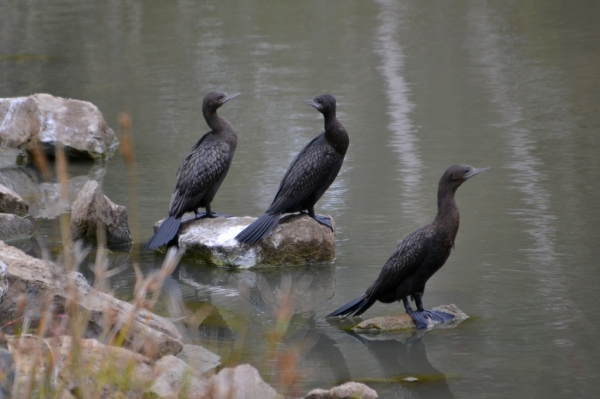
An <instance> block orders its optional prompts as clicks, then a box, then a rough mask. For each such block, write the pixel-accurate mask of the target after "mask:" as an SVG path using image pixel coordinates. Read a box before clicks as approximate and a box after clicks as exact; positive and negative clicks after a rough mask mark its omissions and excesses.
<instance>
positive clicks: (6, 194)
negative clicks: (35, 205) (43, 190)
mask: <svg viewBox="0 0 600 399" xmlns="http://www.w3.org/2000/svg"><path fill="white" fill-rule="evenodd" d="M28 211H29V205H27V202H25V201H23V198H21V197H20V196H19V194H17V193H15V192H14V191H13V190H11V189H10V188H8V187H6V186H5V185H2V184H0V213H12V214H13V215H18V216H25V215H27V212H28Z"/></svg>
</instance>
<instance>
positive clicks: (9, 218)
mask: <svg viewBox="0 0 600 399" xmlns="http://www.w3.org/2000/svg"><path fill="white" fill-rule="evenodd" d="M32 232H33V223H31V221H30V220H28V219H25V218H22V217H19V216H17V215H9V214H8V213H0V240H4V241H8V240H17V239H20V238H26V237H30V236H31V233H32Z"/></svg>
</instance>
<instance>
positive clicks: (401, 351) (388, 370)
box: [348, 330, 454, 399]
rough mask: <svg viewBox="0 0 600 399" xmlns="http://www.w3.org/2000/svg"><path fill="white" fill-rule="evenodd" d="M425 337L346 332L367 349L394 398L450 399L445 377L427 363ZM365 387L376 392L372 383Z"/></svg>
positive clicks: (421, 332)
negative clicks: (370, 387)
mask: <svg viewBox="0 0 600 399" xmlns="http://www.w3.org/2000/svg"><path fill="white" fill-rule="evenodd" d="M425 333H426V331H425V330H412V331H407V332H406V333H405V334H402V333H399V334H394V335H382V334H375V335H371V334H357V333H356V332H353V331H348V334H349V335H350V336H352V337H353V338H355V339H356V340H357V341H359V342H360V343H361V344H363V345H365V346H366V347H367V348H368V349H369V352H371V354H372V355H373V357H374V358H375V360H376V361H377V363H378V364H379V366H380V367H381V370H382V371H383V373H384V375H385V376H386V382H388V383H389V384H390V386H391V389H392V391H393V392H394V394H395V396H396V397H397V398H436V399H440V398H454V395H453V394H452V391H450V388H449V387H448V384H447V382H446V376H445V375H444V374H443V373H441V372H440V371H439V370H437V369H436V368H435V367H433V365H432V364H431V363H430V362H429V360H428V359H427V351H426V349H425V343H424V342H423V336H424V335H425ZM377 381H379V380H377ZM367 385H369V386H372V388H374V389H376V390H377V386H376V384H375V383H373V382H371V383H369V382H367Z"/></svg>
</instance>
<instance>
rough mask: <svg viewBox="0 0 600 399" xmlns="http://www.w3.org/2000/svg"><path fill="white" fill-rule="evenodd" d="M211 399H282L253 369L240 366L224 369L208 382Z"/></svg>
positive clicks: (248, 366)
mask: <svg viewBox="0 0 600 399" xmlns="http://www.w3.org/2000/svg"><path fill="white" fill-rule="evenodd" d="M209 385H210V393H211V395H212V396H211V398H212V399H275V398H278V399H279V398H282V396H281V395H279V394H278V393H277V392H276V391H275V390H274V389H273V388H272V387H271V386H269V384H267V383H266V382H264V381H263V379H262V377H261V376H260V374H259V373H258V370H256V369H255V368H254V367H252V366H251V365H249V364H242V365H239V366H237V367H235V368H224V369H223V370H221V371H219V374H216V375H213V376H212V377H210V380H209Z"/></svg>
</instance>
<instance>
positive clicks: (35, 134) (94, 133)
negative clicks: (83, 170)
mask: <svg viewBox="0 0 600 399" xmlns="http://www.w3.org/2000/svg"><path fill="white" fill-rule="evenodd" d="M58 144H61V145H63V146H64V148H65V149H66V152H67V154H68V155H69V156H72V157H85V158H91V159H102V158H107V157H109V156H111V155H112V154H114V152H115V150H116V148H117V146H118V144H119V143H118V140H117V138H116V136H115V134H114V132H113V131H112V129H111V128H109V127H108V126H107V125H106V122H105V121H104V118H103V116H102V113H101V112H100V111H99V110H98V108H97V107H96V106H94V105H93V104H91V103H89V102H86V101H79V100H71V99H66V98H60V97H54V96H51V95H49V94H34V95H32V96H29V97H17V98H2V99H0V145H3V146H6V147H12V148H23V149H26V150H29V151H32V150H34V149H35V148H36V146H39V147H40V148H41V149H42V150H43V151H45V152H46V153H47V154H48V155H50V156H54V148H55V146H56V145H58Z"/></svg>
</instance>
